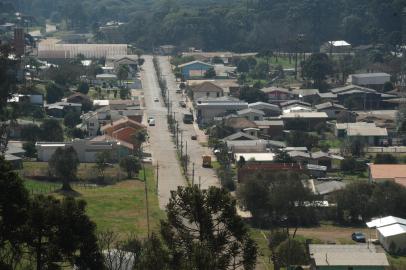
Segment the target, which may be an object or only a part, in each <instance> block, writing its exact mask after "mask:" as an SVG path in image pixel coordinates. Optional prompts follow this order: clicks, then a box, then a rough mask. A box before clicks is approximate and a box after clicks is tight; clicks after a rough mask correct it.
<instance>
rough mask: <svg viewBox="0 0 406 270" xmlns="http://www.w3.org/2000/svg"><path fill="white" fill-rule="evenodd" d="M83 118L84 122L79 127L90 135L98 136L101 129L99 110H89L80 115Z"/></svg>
mask: <svg viewBox="0 0 406 270" xmlns="http://www.w3.org/2000/svg"><path fill="white" fill-rule="evenodd" d="M80 118H81V119H82V124H81V125H80V127H79V128H81V129H82V130H84V131H86V132H87V135H88V136H89V137H95V136H97V135H98V134H97V133H98V132H99V131H100V130H99V129H100V119H99V114H98V113H97V112H92V111H90V112H87V113H85V114H82V115H81V116H80Z"/></svg>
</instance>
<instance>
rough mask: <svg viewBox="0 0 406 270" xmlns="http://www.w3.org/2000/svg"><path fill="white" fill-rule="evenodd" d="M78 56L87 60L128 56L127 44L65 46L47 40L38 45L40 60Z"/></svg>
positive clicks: (53, 40) (57, 41) (55, 40)
mask: <svg viewBox="0 0 406 270" xmlns="http://www.w3.org/2000/svg"><path fill="white" fill-rule="evenodd" d="M78 54H82V55H84V56H85V57H86V58H106V57H112V56H118V55H127V54H128V45H127V44H63V43H59V40H57V39H46V40H44V41H41V42H40V43H39V44H38V58H44V59H69V58H75V57H76V56H77V55H78Z"/></svg>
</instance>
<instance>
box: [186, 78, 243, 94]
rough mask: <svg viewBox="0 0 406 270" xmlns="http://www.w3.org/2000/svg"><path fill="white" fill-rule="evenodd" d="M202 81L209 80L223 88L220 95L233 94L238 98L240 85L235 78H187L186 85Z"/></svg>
mask: <svg viewBox="0 0 406 270" xmlns="http://www.w3.org/2000/svg"><path fill="white" fill-rule="evenodd" d="M204 82H210V83H212V84H214V85H216V86H218V87H220V88H221V89H223V91H222V92H223V94H222V95H221V96H233V97H236V98H238V97H239V92H240V85H239V84H238V82H237V80H235V79H201V80H198V79H194V80H189V81H188V82H187V85H188V86H189V88H193V87H195V86H197V85H200V84H202V83H204Z"/></svg>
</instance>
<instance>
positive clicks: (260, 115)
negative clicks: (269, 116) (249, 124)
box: [237, 108, 265, 121]
mask: <svg viewBox="0 0 406 270" xmlns="http://www.w3.org/2000/svg"><path fill="white" fill-rule="evenodd" d="M237 115H238V116H239V117H245V118H247V119H248V120H250V121H261V120H263V119H264V115H265V113H264V112H263V111H261V110H257V109H253V108H247V109H243V110H240V111H237Z"/></svg>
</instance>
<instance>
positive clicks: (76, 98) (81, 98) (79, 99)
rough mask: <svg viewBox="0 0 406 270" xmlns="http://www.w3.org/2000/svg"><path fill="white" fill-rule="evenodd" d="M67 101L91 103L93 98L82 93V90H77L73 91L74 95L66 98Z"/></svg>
mask: <svg viewBox="0 0 406 270" xmlns="http://www.w3.org/2000/svg"><path fill="white" fill-rule="evenodd" d="M66 102H68V103H80V104H82V105H83V104H84V103H88V104H91V102H92V101H91V99H90V98H89V96H87V95H85V94H82V93H80V92H76V93H73V94H72V95H70V96H69V97H67V98H66Z"/></svg>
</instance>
